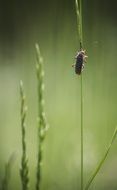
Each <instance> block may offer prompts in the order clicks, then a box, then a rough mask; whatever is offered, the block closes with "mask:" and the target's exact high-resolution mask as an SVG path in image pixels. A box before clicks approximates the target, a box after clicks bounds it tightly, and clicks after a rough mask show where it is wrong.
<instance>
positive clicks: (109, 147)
mask: <svg viewBox="0 0 117 190" xmlns="http://www.w3.org/2000/svg"><path fill="white" fill-rule="evenodd" d="M116 136H117V127H116V128H115V131H114V133H113V136H112V138H111V141H110V143H109V145H108V147H107V150H106V152H105V154H104V156H103V158H102V160H101V161H100V163H99V165H98V166H97V168H96V169H95V171H94V173H93V174H92V176H91V177H90V179H89V181H88V183H87V185H86V187H85V190H88V189H89V187H90V186H91V184H92V182H93V180H94V178H95V177H96V175H97V173H98V172H99V170H100V169H101V167H102V165H103V163H104V161H105V160H106V158H107V156H108V154H109V152H110V149H111V147H112V144H113V142H114V140H115V138H116Z"/></svg>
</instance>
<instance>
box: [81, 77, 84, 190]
mask: <svg viewBox="0 0 117 190" xmlns="http://www.w3.org/2000/svg"><path fill="white" fill-rule="evenodd" d="M82 87H83V83H82V75H81V190H83V183H84V176H83V171H84V166H83V159H84V157H83V150H84V147H83V139H84V138H83V137H84V136H83V89H82Z"/></svg>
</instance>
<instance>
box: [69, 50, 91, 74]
mask: <svg viewBox="0 0 117 190" xmlns="http://www.w3.org/2000/svg"><path fill="white" fill-rule="evenodd" d="M87 57H88V56H87V55H86V54H85V50H81V51H78V52H77V55H76V56H75V59H76V63H75V64H74V65H72V67H75V73H76V74H78V75H80V74H81V72H82V71H83V69H84V62H85V63H86V58H87Z"/></svg>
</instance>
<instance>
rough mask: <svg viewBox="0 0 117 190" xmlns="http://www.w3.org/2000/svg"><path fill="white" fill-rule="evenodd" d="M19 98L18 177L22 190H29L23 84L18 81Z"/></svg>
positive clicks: (25, 107)
mask: <svg viewBox="0 0 117 190" xmlns="http://www.w3.org/2000/svg"><path fill="white" fill-rule="evenodd" d="M20 97H21V132H22V159H21V169H20V176H21V182H22V190H28V189H29V168H28V159H27V155H26V139H25V136H26V129H25V128H26V124H25V120H26V114H27V106H26V105H25V94H24V89H23V82H22V81H20Z"/></svg>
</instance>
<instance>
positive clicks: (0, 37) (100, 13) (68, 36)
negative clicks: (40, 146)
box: [0, 0, 117, 190]
mask: <svg viewBox="0 0 117 190" xmlns="http://www.w3.org/2000/svg"><path fill="white" fill-rule="evenodd" d="M74 4H75V3H74V0H49V1H48V0H47V1H43V0H33V1H31V0H30V1H26V0H20V1H18V0H11V1H8V0H6V1H2V0H1V6H0V179H2V177H3V175H4V166H5V163H6V162H7V160H8V159H9V157H10V155H11V154H12V153H13V152H15V153H16V161H15V162H14V166H13V168H12V175H11V181H10V184H9V189H10V190H16V189H17V190H19V189H21V182H20V176H19V168H20V159H21V129H20V97H19V81H20V79H22V80H23V82H24V87H25V92H26V94H27V104H28V116H27V129H26V130H27V135H26V138H27V149H28V157H29V165H30V180H31V181H30V187H31V188H30V189H32V190H33V189H34V186H35V175H36V174H35V169H36V157H37V122H36V118H37V88H36V87H37V82H36V74H35V72H36V71H35V47H34V46H35V43H36V42H38V43H39V44H40V47H41V53H42V55H43V57H44V68H45V85H46V88H45V100H46V104H45V108H46V115H47V118H48V122H49V125H50V129H49V131H48V134H47V137H46V140H45V143H44V160H43V167H42V169H43V171H42V183H41V187H42V190H78V189H79V190H80V77H78V76H77V75H75V74H74V70H73V68H72V67H71V65H72V64H73V63H74V61H75V59H74V57H75V54H76V52H77V50H78V49H79V41H78V35H77V25H76V13H75V5H74ZM116 10H117V2H116V1H115V0H112V1H106V0H88V1H86V0H83V35H84V47H85V49H86V51H87V54H88V63H87V64H86V66H85V70H84V72H83V98H84V168H85V170H84V172H85V182H86V181H87V180H88V178H89V176H90V175H91V173H92V171H93V169H94V168H95V166H96V165H97V163H98V162H99V161H100V159H101V158H102V156H103V154H104V152H105V150H106V147H107V145H108V143H109V141H110V138H111V136H112V134H113V131H114V128H115V126H116V125H117V115H116V113H117V106H116V101H117V74H116V73H117V63H116V62H117V61H116V55H117V19H116V18H117V11H116ZM116 176H117V140H116V142H115V143H114V145H113V147H112V149H111V152H110V154H109V156H108V158H107V160H106V162H105V163H104V165H103V168H102V169H101V170H100V172H99V174H98V175H97V177H96V179H95V181H94V182H93V184H92V186H91V188H90V189H91V190H105V189H106V190H110V189H111V190H116V189H117V179H116V178H117V177H116Z"/></svg>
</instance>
